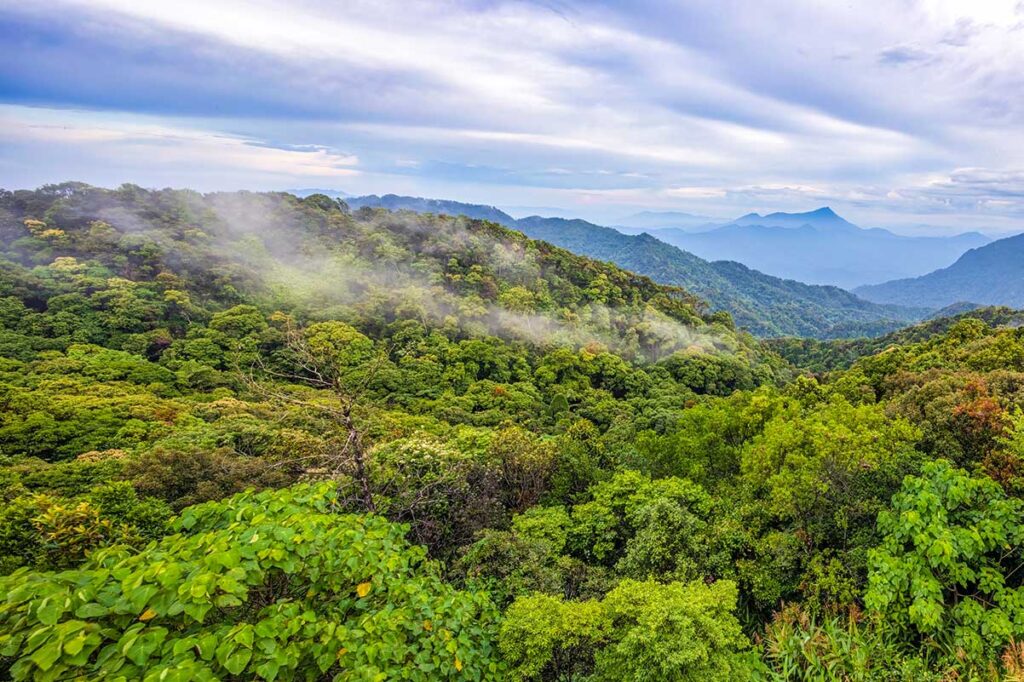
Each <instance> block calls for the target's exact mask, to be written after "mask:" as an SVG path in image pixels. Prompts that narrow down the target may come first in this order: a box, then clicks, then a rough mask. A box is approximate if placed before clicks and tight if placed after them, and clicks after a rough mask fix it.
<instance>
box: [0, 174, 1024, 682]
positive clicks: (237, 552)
mask: <svg viewBox="0 0 1024 682" xmlns="http://www.w3.org/2000/svg"><path fill="white" fill-rule="evenodd" d="M0 244H2V254H0V255H2V260H0V396H2V399H3V404H4V410H3V412H2V413H0V505H2V506H0V574H2V576H0V595H3V596H2V597H0V657H2V658H0V666H2V670H3V671H4V673H6V674H7V675H9V676H10V677H12V678H14V679H52V680H56V679H79V678H81V679H125V680H137V679H138V680H141V679H146V680H213V679H266V680H283V679H310V680H319V679H341V680H391V679H412V680H436V679H453V680H456V679H468V680H485V679H487V680H506V679H507V680H521V681H524V682H525V681H533V680H543V681H552V682H554V681H556V680H557V681H564V680H571V681H573V682H583V681H589V680H595V681H596V680H636V681H641V680H680V681H690V680H694V681H695V680H772V681H779V682H781V681H783V680H794V679H806V680H833V679H835V680H909V679H914V680H923V681H935V682H938V681H939V680H950V679H964V680H966V679H977V680H1000V679H1007V678H1009V679H1012V677H1010V676H1012V675H1020V674H1021V671H1022V670H1024V650H1022V649H1021V648H1020V645H1018V644H1017V642H1019V641H1021V639H1022V638H1024V573H1021V572H1020V571H1019V570H1018V567H1019V566H1020V565H1021V564H1022V562H1024V555H1022V546H1024V520H1022V519H1024V500H1022V497H1021V496H1022V494H1024V463H1022V459H1021V458H1022V457H1024V417H1022V416H1021V412H1020V407H1021V405H1022V404H1024V332H1021V331H1020V330H1018V329H1017V328H1014V327H1013V326H1010V325H1009V324H1007V319H1008V318H1007V317H1006V316H1005V315H1009V313H1005V314H1004V313H998V314H997V315H995V316H994V317H990V318H988V319H990V320H991V322H992V324H989V323H987V322H986V321H985V320H984V319H978V317H977V316H974V317H972V316H970V314H968V315H967V316H965V317H963V318H962V319H959V320H955V321H952V322H948V323H946V322H936V323H935V326H933V327H930V328H927V329H925V330H924V331H921V332H920V333H918V332H914V333H913V334H911V335H910V336H907V337H900V338H893V339H892V341H891V344H890V345H889V346H887V347H886V349H885V350H883V351H882V352H879V353H877V354H870V352H869V353H867V354H863V357H859V359H857V360H856V362H854V363H853V364H852V366H851V367H850V368H849V369H846V370H842V371H836V372H832V373H821V374H820V375H819V376H818V377H817V378H812V377H811V376H809V375H802V374H801V373H800V372H799V371H797V370H796V369H795V368H793V367H792V366H791V365H789V364H788V363H786V362H785V361H784V360H782V359H781V358H780V357H779V356H778V355H777V354H776V353H775V352H774V351H773V350H771V349H770V348H767V347H765V346H764V345H762V344H759V343H757V342H755V341H754V340H753V339H752V338H751V337H750V336H748V335H746V334H744V333H738V332H736V331H735V330H734V329H733V325H732V321H731V319H730V318H729V317H728V315H725V314H722V313H710V312H708V311H707V310H706V309H705V307H704V304H703V303H702V302H701V301H700V300H699V299H697V298H695V297H694V296H693V295H692V294H691V293H689V292H687V291H685V290H682V289H678V288H673V287H666V286H663V285H658V284H655V283H654V282H652V281H651V280H649V279H647V278H646V277H642V276H638V275H634V274H631V273H629V272H626V271H624V270H621V269H619V268H617V267H615V266H612V265H609V264H605V263H600V262H596V261H593V260H590V259H588V258H584V257H581V256H577V255H574V254H572V253H570V252H568V251H564V250H562V249H560V248H557V247H553V246H551V245H549V244H547V243H544V242H537V241H532V240H531V239H528V238H527V237H525V236H523V235H522V234H520V233H518V232H514V231H512V230H509V229H507V228H504V227H501V226H498V225H496V224H494V223H489V222H483V221H476V220H471V219H468V218H451V217H446V216H440V217H438V216H426V215H418V214H414V213H409V212H389V211H387V210H384V209H374V208H363V209H359V210H355V211H352V210H350V209H349V207H347V206H346V205H345V204H344V203H343V202H339V201H336V200H333V199H330V198H328V197H326V196H323V195H313V196H310V197H306V198H304V199H298V198H296V197H294V196H291V195H288V194H250V193H230V194H208V195H200V194H198V193H194V192H187V191H171V190H164V191H149V190H143V189H141V188H138V187H134V186H123V187H121V188H120V189H117V190H102V189H97V188H92V187H88V186H84V185H78V184H66V185H60V186H48V187H44V188H42V189H40V190H38V191H35V192H25V191H19V192H3V193H0ZM980 315H982V317H984V315H985V313H980ZM794 357H795V356H794Z"/></svg>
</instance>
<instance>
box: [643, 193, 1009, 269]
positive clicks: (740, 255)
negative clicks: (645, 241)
mask: <svg viewBox="0 0 1024 682" xmlns="http://www.w3.org/2000/svg"><path fill="white" fill-rule="evenodd" d="M650 232H651V234H653V235H655V236H657V237H658V238H659V239H661V240H663V241H666V242H668V243H670V244H673V245H675V246H678V247H679V248H682V249H686V250H687V251H690V252H692V253H694V254H696V255H698V256H700V257H701V258H705V259H707V260H734V261H738V262H740V263H743V264H745V265H748V266H750V267H752V268H755V269H757V270H760V271H761V272H765V273H769V274H772V275H776V276H779V277H784V278H791V279H796V280H799V281H802V282H808V283H811V284H833V285H836V286H840V287H843V288H853V287H856V286H860V285H864V284H876V283H878V282H885V281H887V280H890V279H899V278H905V277H909V276H916V275H920V274H924V273H926V272H930V271H932V270H934V269H936V268H940V267H943V266H945V265H948V264H949V263H952V262H953V261H954V260H956V258H957V257H958V256H960V255H961V254H962V253H964V252H965V251H967V250H968V249H971V248H975V247H978V246H982V245H984V244H987V243H988V242H989V241H990V240H989V238H988V237H986V236H985V235H983V234H980V233H977V232H969V233H965V234H960V235H956V236H954V237H904V236H901V235H897V234H893V233H892V232H889V231H888V230H883V229H881V228H873V229H868V230H865V229H861V228H859V227H857V226H856V225H854V224H853V223H851V222H849V221H847V220H845V219H843V218H842V217H840V216H838V215H836V213H835V212H834V211H832V209H830V208H821V209H818V210H817V211H811V212H809V213H772V214H769V215H766V216H762V215H759V214H757V213H750V214H748V215H745V216H743V217H741V218H738V219H737V220H735V221H733V222H732V223H729V224H727V225H723V226H721V227H718V228H716V229H712V230H710V231H704V232H693V231H691V230H679V229H657V230H650Z"/></svg>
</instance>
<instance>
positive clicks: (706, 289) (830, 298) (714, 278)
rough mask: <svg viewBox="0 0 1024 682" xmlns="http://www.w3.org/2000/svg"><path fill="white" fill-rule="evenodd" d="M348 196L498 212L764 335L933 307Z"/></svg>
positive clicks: (551, 222) (867, 327) (652, 242)
mask: <svg viewBox="0 0 1024 682" xmlns="http://www.w3.org/2000/svg"><path fill="white" fill-rule="evenodd" d="M364 200H365V201H364ZM346 201H347V202H348V203H349V205H350V206H352V207H359V206H381V207H384V208H390V209H392V210H398V209H405V210H411V211H417V212H430V213H448V214H450V215H460V214H461V215H466V216H469V217H471V218H482V219H487V220H493V221H494V222H498V223H501V224H503V225H505V226H507V227H511V228H513V229H517V230H520V231H521V232H523V233H524V234H526V235H527V236H529V237H532V238H534V239H542V240H544V241H547V242H550V243H552V244H554V245H556V246H561V247H562V248H565V249H568V250H570V251H574V252H576V253H579V254H582V255H586V256H590V257H591V258H598V259H601V260H605V261H611V262H613V263H615V264H616V265H619V266H620V267H623V268H625V269H627V270H631V271H633V272H636V273H638V274H641V275H647V276H648V277H651V278H652V279H654V280H655V281H658V282H662V283H665V284H674V285H677V286H681V287H684V288H685V289H687V290H688V291H691V292H693V293H694V294H697V295H698V296H701V297H702V298H704V299H705V300H707V301H708V302H709V304H710V305H711V306H712V308H714V309H716V310H725V311H728V312H729V313H730V314H731V315H732V316H733V318H734V319H735V320H736V324H737V325H739V326H741V327H744V328H746V329H748V330H749V331H750V332H751V333H753V334H756V335H757V336H762V337H768V336H783V335H792V336H814V337H819V338H834V337H836V336H860V335H871V336H873V335H877V334H884V333H886V332H888V331H891V330H893V329H898V328H900V327H902V326H904V325H906V324H907V323H908V322H914V321H917V320H920V319H922V318H924V317H925V316H926V315H927V314H928V313H929V312H930V310H927V309H924V308H909V307H903V306H885V305H878V304H875V303H871V302H868V301H865V300H863V299H861V298H858V297H857V296H855V295H853V294H851V293H850V292H848V291H844V290H843V289H840V288H838V287H833V286H815V285H809V284H803V283H801V282H796V281H792V280H784V279H781V278H778V277H772V276H770V275H765V274H763V273H761V272H758V271H756V270H752V269H751V268H748V267H746V266H744V265H742V264H740V263H735V262H715V263H711V262H708V261H706V260H704V259H702V258H699V257H697V256H695V255H694V254H692V253H689V252H687V251H684V250H682V249H679V248H677V247H675V246H672V245H671V244H667V243H665V242H663V241H661V240H659V239H656V238H655V237H652V236H651V235H649V234H640V235H627V234H623V233H622V232H619V231H618V230H615V229H612V228H610V227H602V226H600V225H595V224H593V223H589V222H587V221H585V220H578V219H577V220H570V219H565V218H544V217H541V216H530V217H528V218H522V219H520V220H516V219H514V218H512V217H510V216H509V215H508V214H505V213H503V212H502V211H498V210H497V209H495V208H493V207H490V206H480V205H476V204H464V203H460V202H456V201H436V200H429V199H420V198H417V197H399V196H395V195H386V196H385V197H369V198H368V197H354V198H351V199H346ZM490 216H494V217H490Z"/></svg>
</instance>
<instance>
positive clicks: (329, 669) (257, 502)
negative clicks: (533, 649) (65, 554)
mask: <svg viewBox="0 0 1024 682" xmlns="http://www.w3.org/2000/svg"><path fill="white" fill-rule="evenodd" d="M335 497H336V493H335V491H334V487H333V486H332V485H331V484H319V485H316V486H308V485H303V486H297V487H294V488H290V489H285V490H282V491H277V492H267V493H260V494H253V493H243V494H241V495H237V496H235V497H232V498H230V499H228V500H225V501H223V502H212V503H207V504H203V505H199V506H195V507H190V508H188V509H187V510H185V512H184V513H183V514H182V515H181V516H180V517H179V518H177V519H176V520H175V521H174V525H173V529H174V534H173V535H169V536H167V537H166V538H164V539H162V540H160V541H159V542H156V543H153V544H150V545H149V546H147V547H146V548H145V549H144V550H142V551H141V552H138V553H132V552H130V551H127V550H126V549H125V548H123V547H119V546H114V547H111V548H108V549H104V550H100V551H97V552H95V553H94V554H93V555H92V556H91V557H90V558H89V560H88V561H86V562H85V563H84V564H83V565H82V566H81V567H79V568H76V569H73V570H68V571H63V572H58V573H29V572H27V571H26V570H25V569H23V570H21V571H19V572H16V573H14V574H12V575H10V576H7V577H5V578H2V579H0V593H2V594H5V595H6V598H5V600H4V601H3V602H0V632H3V634H2V635H0V652H2V653H3V655H4V656H8V657H12V658H15V659H17V660H16V661H15V663H14V664H13V666H12V667H11V670H10V673H11V675H12V676H13V677H14V679H40V680H58V679H67V678H69V677H75V676H82V675H84V676H87V677H90V678H100V677H101V678H103V679H125V680H134V679H145V680H182V681H185V680H213V679H223V678H226V677H230V676H239V677H242V678H255V677H259V678H261V679H267V680H274V679H281V680H290V679H311V678H314V679H315V678H317V677H319V676H321V675H326V676H328V677H331V676H334V677H335V678H336V679H346V680H394V679H412V680H417V679H418V680H430V679H439V678H447V677H461V678H465V679H476V680H479V679H486V678H491V677H494V675H495V674H496V672H497V670H498V662H497V655H496V652H495V651H494V649H493V647H492V645H491V641H492V638H493V636H494V629H495V627H496V625H497V615H498V614H497V611H496V610H495V608H494V606H493V605H492V603H491V602H490V600H489V599H488V598H487V596H486V595H484V594H478V593H469V592H459V591H456V590H454V589H452V588H451V587H449V586H448V585H446V584H445V583H444V582H442V581H441V580H440V579H439V577H438V573H437V570H436V567H435V566H434V565H433V564H432V563H431V562H429V561H428V560H427V559H426V557H425V554H424V551H423V550H422V549H421V548H418V547H411V546H409V545H408V543H407V542H406V541H405V539H404V534H405V530H406V529H405V528H404V527H402V526H400V525H394V524H391V523H389V522H388V521H386V520H385V519H383V518H380V517H375V516H356V515H350V514H339V513H337V509H335V507H334V502H335Z"/></svg>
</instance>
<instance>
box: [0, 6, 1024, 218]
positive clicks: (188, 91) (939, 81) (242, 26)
mask: <svg viewBox="0 0 1024 682" xmlns="http://www.w3.org/2000/svg"><path fill="white" fill-rule="evenodd" d="M0 45H2V46H3V47H2V48H0V49H2V51H3V54H2V55H0V56H2V57H3V58H2V59H0V186H3V187H8V188H21V187H34V186H38V185H40V184H43V183H47V182H56V181H61V180H66V179H76V180H84V181H87V182H92V183H95V184H99V185H107V186H113V185H117V184H120V183H122V182H135V183H138V184H142V185H145V186H174V187H193V188H196V189H200V190H214V189H236V188H248V189H286V188H296V187H328V188H335V189H339V190H342V191H346V192H349V193H353V194H362V193H370V192H373V193H385V192H394V193H400V194H416V195H421V196H432V197H438V198H450V199H458V200H463V201H472V202H482V203H489V204H496V205H499V206H506V207H507V206H515V207H524V208H523V209H522V210H527V209H528V208H531V207H545V209H546V210H547V211H548V212H554V211H555V209H557V210H558V211H559V212H562V213H565V214H569V215H581V216H584V217H588V218H591V219H596V220H601V221H604V222H611V221H613V220H614V218H615V217H617V216H622V215H625V214H628V213H631V212H633V211H636V210H640V209H652V210H680V211H687V212H691V213H698V214H702V215H708V216H713V217H716V218H718V217H722V218H725V217H731V216H734V215H738V214H740V213H744V212H747V211H760V212H763V211H772V210H807V209H812V208H816V207H818V206H822V205H826V204H828V205H831V206H833V207H834V208H835V209H836V210H837V211H839V212H840V213H842V214H844V215H846V216H848V217H849V218H850V219H852V220H854V221H855V222H857V223H859V224H861V225H865V226H874V225H884V226H891V227H895V228H897V229H898V230H900V231H903V232H907V233H911V232H915V231H936V230H944V231H950V232H953V231H962V230H967V229H984V230H986V231H989V232H993V233H995V232H1016V231H1021V230H1024V2H1021V1H1020V0H1005V1H1004V0H998V1H997V0H972V2H962V1H959V0H931V1H928V2H913V1H910V0H893V1H890V0H875V1H874V2H871V3H855V2H850V1H844V2H831V1H828V0H815V1H813V2H812V1H806V2H804V1H800V0H789V1H786V2H781V1H778V0H760V1H757V2H754V1H751V0H748V1H746V2H737V1H734V0H715V1H709V2H703V1H701V0H687V1H685V2H683V1H680V2H664V1H661V2H643V1H639V2H599V1H598V2H594V1H591V2H579V3H577V2H567V1H564V0H547V1H542V2H524V1H510V2H496V1H489V0H477V1H471V2H449V3H439V2H418V1H416V0H373V1H368V2H361V1H358V0H354V1H350V2H338V1H330V0H289V1H288V2H284V1H277V0H256V1H253V0H248V1H246V2H242V1H240V0H175V1H174V2H166V1H150V0H35V1H34V2H32V3H25V2H13V1H11V0H0ZM924 225H927V226H929V227H922V226H924Z"/></svg>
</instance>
